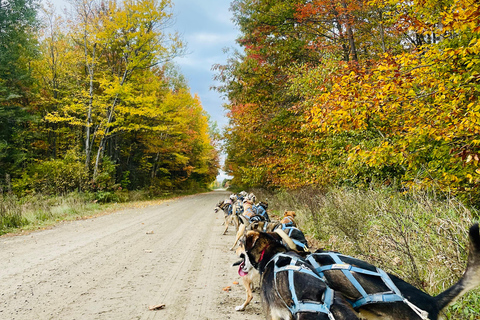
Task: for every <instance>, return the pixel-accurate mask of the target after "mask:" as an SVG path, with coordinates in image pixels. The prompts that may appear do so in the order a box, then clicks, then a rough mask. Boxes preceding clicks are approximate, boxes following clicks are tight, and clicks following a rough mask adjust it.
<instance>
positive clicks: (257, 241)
mask: <svg viewBox="0 0 480 320" xmlns="http://www.w3.org/2000/svg"><path fill="white" fill-rule="evenodd" d="M237 252H238V253H239V254H240V257H241V258H242V260H241V262H240V264H239V270H238V273H239V274H240V275H241V276H244V277H245V276H247V275H248V274H249V273H250V272H252V270H253V269H256V270H257V271H258V272H259V273H260V287H261V296H262V301H263V307H264V311H265V315H266V318H267V319H272V320H293V319H298V320H300V319H301V320H310V319H318V320H323V319H325V320H328V319H336V320H354V319H358V318H357V316H356V314H355V311H354V310H353V308H352V307H351V305H350V304H349V303H348V302H347V301H346V300H345V299H344V298H343V296H342V295H341V294H339V293H338V292H335V291H334V290H332V289H331V288H329V287H328V286H327V285H326V283H325V281H324V280H323V279H322V278H321V277H320V276H319V275H317V274H316V273H315V272H314V271H313V267H312V266H311V265H310V264H309V263H308V262H307V261H306V260H304V259H303V258H302V257H301V256H300V255H298V254H296V253H295V252H293V251H288V250H287V248H286V247H285V246H283V245H282V244H281V243H280V242H279V241H278V240H276V239H275V238H274V237H273V234H269V233H264V232H259V231H256V230H253V231H248V232H247V234H246V235H245V237H243V240H242V241H241V244H240V247H239V250H238V251H237Z"/></svg>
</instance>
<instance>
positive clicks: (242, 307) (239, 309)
mask: <svg viewBox="0 0 480 320" xmlns="http://www.w3.org/2000/svg"><path fill="white" fill-rule="evenodd" d="M235 310H236V311H245V307H244V306H237V307H235Z"/></svg>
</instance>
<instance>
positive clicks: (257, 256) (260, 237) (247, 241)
mask: <svg viewBox="0 0 480 320" xmlns="http://www.w3.org/2000/svg"><path fill="white" fill-rule="evenodd" d="M286 250H287V249H286V248H285V247H284V246H283V245H282V244H281V243H280V242H278V241H277V240H276V239H275V238H274V237H272V236H271V235H269V234H268V233H264V232H260V231H258V230H250V231H247V233H246V234H245V235H244V236H243V237H242V239H240V245H239V247H238V249H237V251H236V253H237V255H238V256H239V257H240V259H241V260H240V261H238V262H236V263H235V264H234V265H239V269H238V274H239V275H240V276H245V275H247V274H248V272H249V271H250V270H251V269H252V268H255V269H257V270H258V271H260V272H261V271H262V270H260V266H261V265H262V264H263V265H264V264H265V263H267V262H268V261H269V259H270V258H271V256H273V254H275V253H277V252H285V251H286Z"/></svg>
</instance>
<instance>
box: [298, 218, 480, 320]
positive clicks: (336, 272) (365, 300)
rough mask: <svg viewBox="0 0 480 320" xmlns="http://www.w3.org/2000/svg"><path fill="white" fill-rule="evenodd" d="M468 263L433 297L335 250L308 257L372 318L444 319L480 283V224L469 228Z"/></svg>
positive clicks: (333, 285) (366, 316)
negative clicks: (444, 313) (448, 309)
mask: <svg viewBox="0 0 480 320" xmlns="http://www.w3.org/2000/svg"><path fill="white" fill-rule="evenodd" d="M469 236H470V244H469V254H468V262H467V268H466V270H465V273H464V274H463V276H462V278H460V280H459V281H458V282H457V283H456V284H454V285H453V286H452V287H450V288H449V289H447V290H445V291H444V292H442V293H440V294H439V295H437V296H435V297H433V296H430V295H428V294H426V293H425V292H423V291H420V290H419V289H417V288H415V287H414V286H412V285H411V284H409V283H407V282H405V281H403V280H401V279H400V278H398V277H396V276H394V275H391V274H387V273H385V272H384V271H382V270H381V269H378V268H376V267H374V266H373V265H371V264H369V263H367V262H365V261H362V260H359V259H355V258H352V257H349V256H344V255H341V254H338V253H335V252H317V253H314V254H312V255H310V256H309V257H308V258H307V260H308V261H309V262H311V263H312V265H313V266H314V268H315V270H316V271H317V272H318V273H319V274H320V275H322V276H324V277H325V279H326V281H327V283H328V284H329V286H330V287H331V288H332V289H334V290H337V291H339V292H341V293H342V294H343V295H344V296H345V298H347V299H348V300H349V301H351V303H352V306H353V307H354V308H355V310H356V311H358V313H359V315H360V316H361V317H362V318H364V319H368V320H372V319H375V320H376V319H382V320H407V319H408V320H411V319H412V320H413V319H428V320H436V319H441V318H442V316H441V311H442V310H443V309H444V308H445V307H447V306H448V305H450V304H452V303H453V302H454V301H455V300H456V299H458V298H460V297H461V296H462V295H464V294H465V293H466V292H468V291H470V290H472V289H475V288H477V287H479V286H480V234H479V226H478V223H477V224H475V225H473V226H472V227H471V228H470V230H469Z"/></svg>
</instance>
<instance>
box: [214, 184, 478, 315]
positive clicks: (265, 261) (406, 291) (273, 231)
mask: <svg viewBox="0 0 480 320" xmlns="http://www.w3.org/2000/svg"><path fill="white" fill-rule="evenodd" d="M267 209H268V203H267V202H266V201H265V202H258V203H256V197H255V195H254V194H252V193H250V194H248V193H247V192H245V191H242V192H240V193H238V194H232V195H230V197H229V198H228V199H225V200H223V201H220V202H219V203H218V204H217V206H216V207H215V212H218V211H223V213H224V222H223V223H224V224H225V230H224V232H223V234H225V233H226V232H227V231H228V228H229V226H230V225H231V224H233V225H234V227H235V230H236V236H235V241H234V243H233V245H232V247H231V248H230V250H234V249H235V247H236V246H237V244H238V247H237V249H236V254H237V255H238V256H239V257H240V261H238V262H237V263H235V264H234V265H235V266H238V274H239V275H240V276H241V277H242V281H243V285H244V287H245V291H246V299H245V302H244V303H243V304H242V305H240V306H237V307H236V308H235V310H237V311H243V310H245V308H246V307H247V306H248V304H249V303H250V301H251V300H252V298H253V294H252V292H253V289H254V283H259V291H260V296H261V298H262V305H263V309H264V313H265V316H266V319H268V320H293V319H296V320H311V319H312V320H313V319H318V320H322V319H325V320H334V319H335V320H355V319H365V320H373V319H375V320H377V319H378V320H380V319H382V320H417V319H418V320H436V319H443V314H442V310H444V309H445V308H446V307H447V306H448V305H450V304H452V303H453V302H454V301H456V300H457V299H458V298H460V297H461V296H463V295H464V294H465V293H467V292H468V291H470V290H472V289H475V288H477V287H479V286H480V231H479V225H478V223H476V224H474V225H473V226H472V227H470V230H469V253H468V261H467V267H466V270H465V272H464V274H463V276H462V277H461V278H460V280H459V281H458V282H457V283H455V284H454V285H453V286H451V287H450V288H448V289H447V290H445V291H443V292H442V293H440V294H439V295H437V296H430V295H428V294H427V293H425V292H423V291H421V290H419V289H417V288H416V287H414V286H413V285H411V284H409V283H407V282H405V281H403V280H402V279H400V278H398V277H396V276H394V275H392V274H389V273H386V272H385V271H383V270H382V269H380V268H377V267H375V266H373V265H371V264H369V263H367V262H365V261H363V260H359V259H356V258H354V257H350V256H346V255H343V254H340V253H338V252H332V251H323V250H317V251H315V252H311V251H310V249H309V248H308V246H307V240H306V238H305V235H304V233H303V232H302V231H301V230H300V229H299V228H298V226H297V224H296V221H295V217H296V214H295V212H294V211H287V210H286V211H285V212H284V216H283V218H282V219H281V220H279V221H270V218H269V215H268V213H267Z"/></svg>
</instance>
